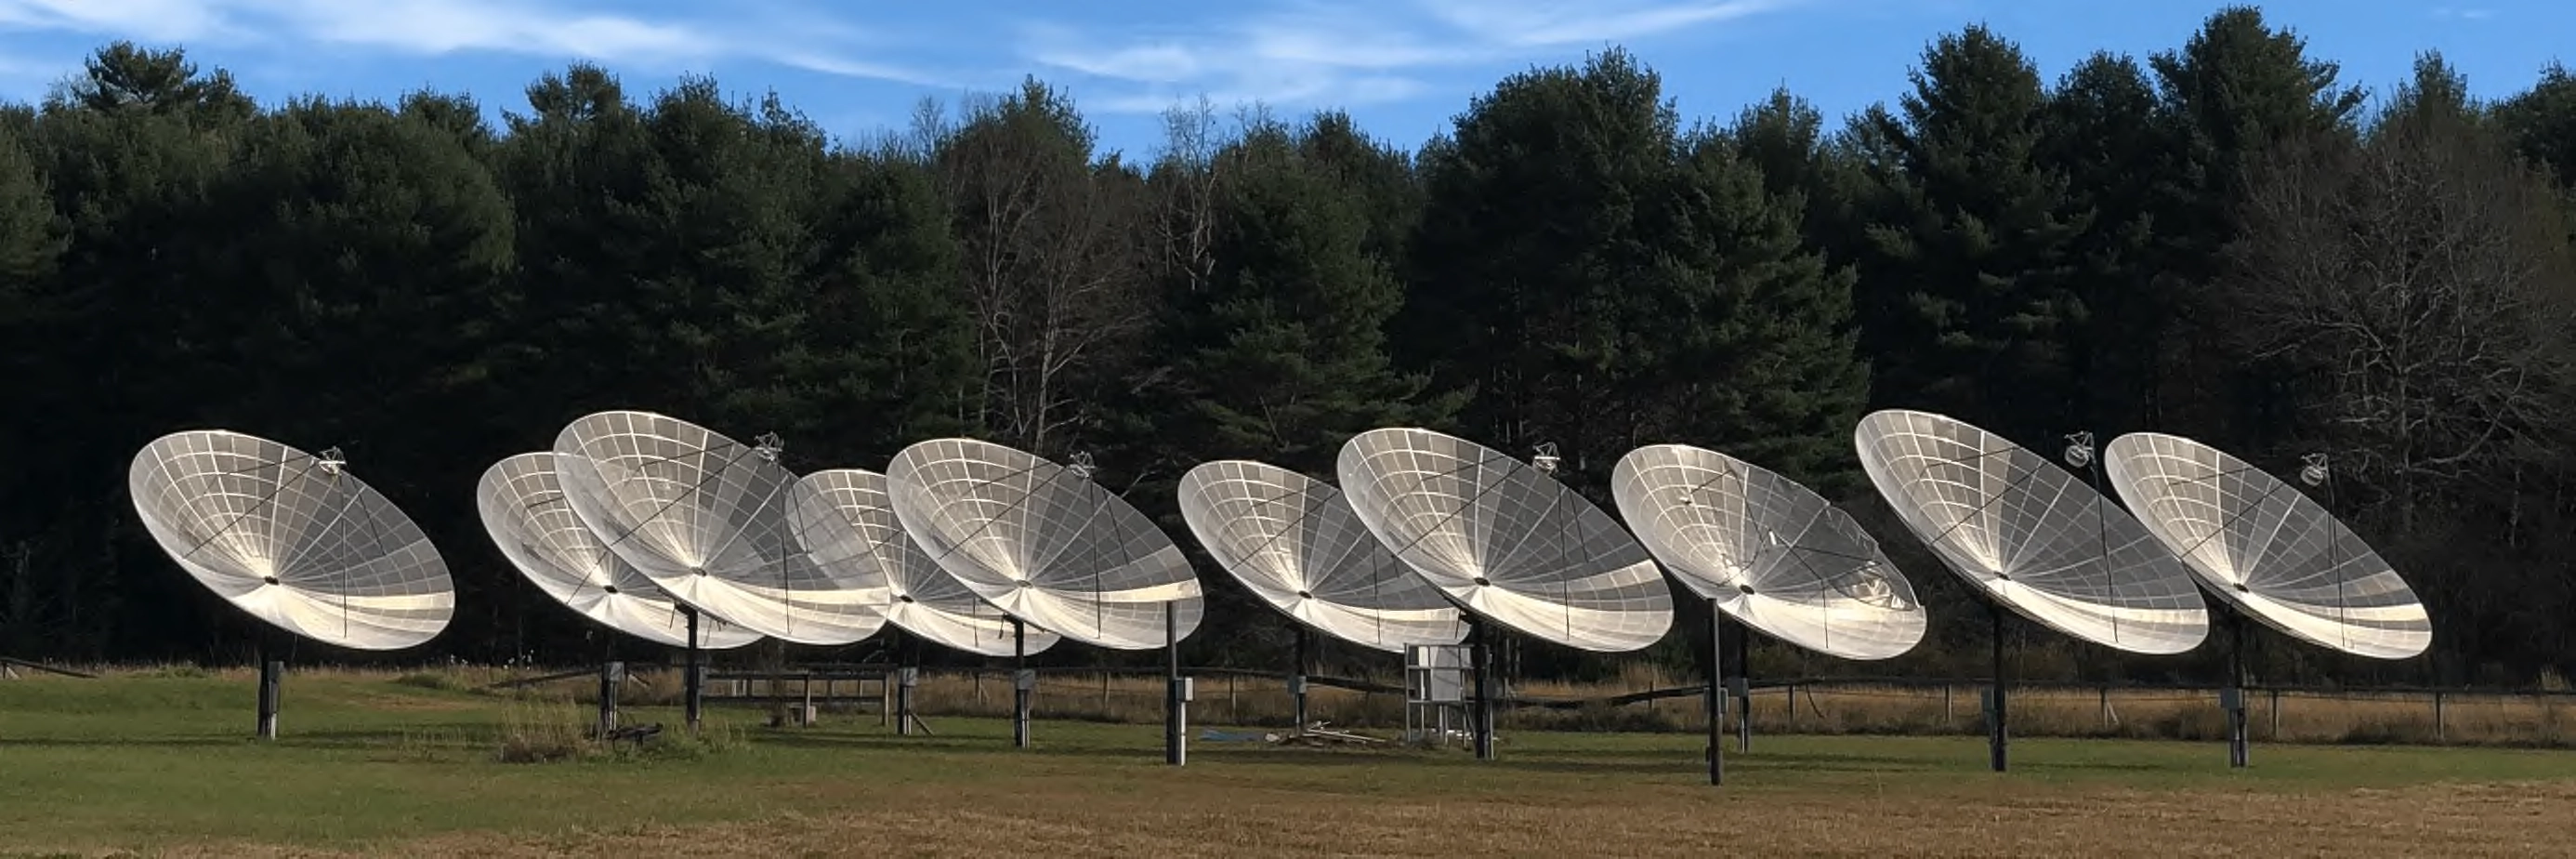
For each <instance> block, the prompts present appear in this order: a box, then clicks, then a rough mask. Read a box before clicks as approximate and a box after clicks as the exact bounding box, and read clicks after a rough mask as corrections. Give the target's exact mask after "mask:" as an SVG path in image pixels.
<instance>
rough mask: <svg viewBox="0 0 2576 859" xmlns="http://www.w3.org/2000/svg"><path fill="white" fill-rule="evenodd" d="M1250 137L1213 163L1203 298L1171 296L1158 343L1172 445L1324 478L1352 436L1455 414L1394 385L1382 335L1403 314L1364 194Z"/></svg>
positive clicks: (1284, 135)
mask: <svg viewBox="0 0 2576 859" xmlns="http://www.w3.org/2000/svg"><path fill="white" fill-rule="evenodd" d="M1297 143H1298V141H1297V140H1296V139H1295V138H1294V137H1293V136H1292V135H1291V134H1290V133H1289V132H1288V130H1287V129H1283V128H1279V127H1276V126H1271V127H1263V128H1258V129H1256V130H1255V131H1254V132H1253V133H1252V134H1251V135H1250V136H1249V137H1248V138H1247V139H1245V140H1242V141H1240V142H1238V143H1236V144H1234V146H1232V147H1231V148H1230V151H1228V152H1226V153H1224V154H1222V155H1221V156H1220V157H1221V158H1222V159H1223V160H1224V161H1225V162H1226V163H1227V165H1228V174H1229V178H1228V179H1227V181H1226V182H1224V183H1223V185H1222V186H1221V190H1220V191H1219V192H1218V198H1217V206H1216V218H1215V223H1214V229H1213V230H1212V238H1213V241H1212V242H1211V249H1212V259H1213V261H1214V267H1213V270H1212V276H1211V277H1210V278H1208V281H1207V284H1206V288H1205V289H1204V290H1202V291H1200V292H1198V293H1196V294H1189V295H1182V296H1177V297H1176V298H1175V299H1174V301H1173V303H1172V304H1171V305H1169V307H1168V310H1167V313H1168V314H1169V320H1170V321H1169V322H1167V323H1166V328H1165V330H1166V331H1167V337H1169V338H1170V342H1171V343H1172V346H1171V349H1172V350H1173V353H1172V354H1173V355H1174V361H1175V363H1174V368H1173V369H1174V374H1175V376H1176V377H1177V379H1178V382H1179V383H1178V385H1177V386H1176V388H1175V390H1176V393H1178V394H1179V396H1180V397H1181V398H1182V400H1183V403H1184V406H1183V408H1185V409H1187V410H1188V411H1190V412H1193V413H1194V417H1195V418H1196V420H1192V421H1188V422H1185V423H1184V426H1186V427H1187V428H1188V429H1187V430H1185V431H1184V432H1181V433H1177V434H1175V435H1176V437H1178V438H1183V439H1187V440H1188V441H1189V443H1190V447H1191V449H1192V451H1193V452H1194V453H1195V454H1197V455H1199V456H1201V457H1203V458H1210V459H1213V458H1223V457H1246V458H1255V459H1262V460H1266V461H1270V462H1273V463H1276V464H1279V465H1283V466H1287V467H1290V468H1294V469H1298V470H1301V471H1305V472H1307V473H1309V474H1319V475H1320V474H1330V473H1331V471H1332V464H1333V459H1334V457H1335V455H1336V454H1337V452H1338V451H1339V450H1340V447H1341V444H1342V442H1343V441H1344V440H1345V439H1348V438H1349V437H1350V436H1351V435H1353V434H1356V433H1359V432H1362V431H1365V430H1368V429H1372V428H1375V427H1379V426H1388V425H1415V424H1422V423H1428V422H1432V421H1435V420H1437V419H1439V418H1441V417H1443V416H1444V415H1443V414H1442V413H1443V412H1445V411H1446V410H1448V409H1450V408H1454V407H1455V403H1454V402H1449V401H1444V400H1441V399H1439V398H1433V399H1432V400H1430V401H1428V402H1427V403H1426V402H1425V401H1423V399H1422V397H1421V395H1422V392H1423V388H1424V384H1425V382H1424V380H1423V379H1422V378H1420V377H1418V376H1408V375H1405V374H1400V373H1398V372H1396V371H1395V370H1394V369H1393V368H1392V367H1391V366H1390V364H1389V362H1388V357H1387V352H1386V324H1387V320H1388V319H1389V318H1390V317H1392V316H1393V315H1394V313H1395V311H1396V309H1397V307H1398V306H1399V304H1400V303H1401V301H1402V293H1401V291H1400V290H1399V287H1398V285H1397V283H1396V282H1395V279H1394V276H1393V273H1392V272H1390V271H1388V267H1387V264H1386V263H1385V262H1384V261H1383V260H1381V259H1378V258H1377V257H1375V256H1374V255H1372V254H1371V253H1370V252H1369V242H1370V238H1371V230H1370V227H1371V224H1370V220H1369V218H1368V213H1367V211H1366V204H1367V200H1366V198H1365V197H1363V196H1362V195H1361V193H1360V192H1361V191H1362V190H1363V189H1360V188H1355V187H1353V186H1352V185H1350V184H1348V182H1347V180H1345V179H1343V178H1341V177H1339V176H1336V175H1335V174H1334V172H1333V171H1331V170H1330V165H1326V164H1318V163H1315V162H1313V161H1311V160H1309V159H1308V158H1307V157H1305V156H1304V155H1302V154H1300V151H1299V149H1300V147H1298V145H1297Z"/></svg>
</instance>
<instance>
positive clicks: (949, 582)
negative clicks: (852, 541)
mask: <svg viewBox="0 0 2576 859" xmlns="http://www.w3.org/2000/svg"><path fill="white" fill-rule="evenodd" d="M805 483H806V484H807V485H809V486H812V487H813V488H814V490H815V492H816V493H817V494H819V495H821V496H822V497H823V500H824V501H826V502H829V503H830V504H832V506H833V507H834V508H835V509H838V510H840V511H841V515H842V516H844V517H846V518H848V519H849V520H850V524H851V525H853V526H856V527H857V528H858V529H859V535H860V536H861V537H863V538H865V539H866V540H867V542H868V555H867V557H868V563H872V564H875V565H876V566H877V568H878V569H879V570H880V571H882V572H883V574H884V576H885V578H886V581H887V582H888V583H889V584H891V585H892V587H891V588H890V589H889V590H888V592H887V600H886V604H885V605H884V606H883V607H882V611H883V612H884V614H885V616H886V621H887V622H889V623H892V624H894V625H895V626H896V627H897V628H900V629H902V630H904V631H905V632H909V633H912V634H914V635H917V636H920V637H921V638H923V639H925V640H928V641H930V642H931V643H933V644H937V645H940V646H942V647H947V648H950V649H954V650H962V651H965V652H967V653H974V654H979V655H983V656H1009V655H1011V654H1012V653H1014V652H1017V651H1018V649H1019V648H1020V646H1021V643H1020V642H1018V641H1015V640H1014V639H1013V636H1014V634H1015V630H1014V624H1013V623H1012V622H1011V617H1010V615H1007V614H1003V613H1002V610H1001V609H1000V608H998V607H996V606H994V605H993V604H992V603H989V602H985V601H984V598H983V597H979V596H976V595H975V592H974V591H971V590H967V589H966V584H965V583H964V582H960V581H958V580H957V577H956V576H952V575H949V574H948V571H947V570H944V569H940V567H939V564H938V563H937V562H935V561H932V560H931V559H930V555H929V554H927V553H925V552H923V551H922V550H921V547H919V546H916V545H913V542H912V537H911V536H910V535H907V534H905V533H904V531H903V522H902V521H901V520H899V519H897V518H895V514H894V506H893V505H892V503H890V500H889V498H888V496H887V495H886V478H885V475H882V474H878V473H876V472H873V471H864V470H860V469H856V468H836V469H830V470H826V471H817V472H814V473H812V474H808V475H805ZM1027 636H1028V640H1027V642H1026V648H1027V649H1026V652H1028V653H1036V652H1038V651H1041V650H1045V649H1047V648H1049V647H1053V646H1055V643H1056V641H1057V638H1058V637H1057V636H1056V634H1055V633H1052V632H1047V631H1045V630H1043V629H1031V630H1028V631H1027Z"/></svg>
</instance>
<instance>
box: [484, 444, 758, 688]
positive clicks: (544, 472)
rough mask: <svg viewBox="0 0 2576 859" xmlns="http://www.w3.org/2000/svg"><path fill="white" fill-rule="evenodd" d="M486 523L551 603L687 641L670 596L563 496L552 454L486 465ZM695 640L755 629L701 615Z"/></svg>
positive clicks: (736, 637) (629, 630) (642, 634)
mask: <svg viewBox="0 0 2576 859" xmlns="http://www.w3.org/2000/svg"><path fill="white" fill-rule="evenodd" d="M474 494H475V506H476V508H477V510H478V511H479V512H480V513H481V514H482V517H483V530H485V531H488V532H490V533H491V535H492V542H493V543H494V544H495V545H498V546H500V547H501V554H502V555H504V556H506V557H508V558H509V559H510V565H511V566H514V567H517V568H518V569H519V573H520V574H521V575H524V576H527V577H528V581H530V582H533V583H535V584H536V586H537V588H538V589H539V590H542V591H545V592H546V595H547V596H550V597H553V598H554V599H555V601H556V602H560V603H563V604H564V607H566V608H569V609H572V610H573V611H574V612H577V613H579V614H580V615H581V616H583V617H587V618H590V619H591V620H594V621H597V622H599V624H600V625H602V626H606V627H608V628H609V629H612V630H616V631H618V632H622V633H625V634H627V635H632V636H635V637H636V638H641V639H644V640H646V641H650V642H653V643H655V644H665V645H670V646H673V647H686V646H688V645H689V630H688V622H687V619H686V618H684V617H682V616H681V614H680V606H679V604H678V603H676V602H673V601H672V599H671V595H670V594H667V593H663V592H662V588H661V586H660V585H656V584H654V583H653V580H652V579H650V578H647V577H645V575H644V574H643V573H640V572H637V571H636V570H635V567H634V566H633V565H631V564H628V563H626V560H625V559H623V558H620V557H618V556H617V553H615V552H611V551H609V550H608V544H606V543H604V542H601V540H600V539H599V535H597V534H595V533H592V532H591V530H590V527H589V526H587V525H583V524H582V523H581V517H580V516H578V515H575V514H574V513H573V511H572V504H571V503H570V502H569V501H566V500H565V499H564V492H563V482H562V481H561V480H560V479H559V478H558V477H557V476H556V474H555V455H554V454H552V453H522V454H519V455H517V456H513V457H510V458H508V459H504V460H501V461H500V462H497V463H493V465H492V467H491V468H488V469H485V470H484V471H483V477H482V479H481V480H480V481H478V482H477V483H476V485H475V493H474ZM703 623H704V624H705V625H704V626H702V627H701V628H700V629H699V631H698V642H697V646H699V647H702V648H707V649H711V650H724V649H729V648H735V647H741V646H743V645H746V644H750V643H752V642H755V641H759V640H760V633H756V632H752V631H750V630H747V629H743V628H741V627H737V626H733V625H731V624H727V623H723V622H721V621H718V620H716V619H714V618H709V619H707V620H706V621H704V622H703Z"/></svg>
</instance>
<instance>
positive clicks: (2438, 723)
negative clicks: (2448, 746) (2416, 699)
mask: <svg viewBox="0 0 2576 859" xmlns="http://www.w3.org/2000/svg"><path fill="white" fill-rule="evenodd" d="M2445 721H2447V720H2446V719H2445V718H2444V714H2443V713H2442V692H2441V690H2438V689H2437V690H2434V691H2433V742H2435V743H2443V742H2449V741H2448V740H2446V739H2444V738H2443V734H2444V733H2445V730H2444V728H2445V725H2444V724H2443V723H2444V722H2445Z"/></svg>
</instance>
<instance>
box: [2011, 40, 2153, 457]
mask: <svg viewBox="0 0 2576 859" xmlns="http://www.w3.org/2000/svg"><path fill="white" fill-rule="evenodd" d="M2156 109H2157V103H2156V91H2155V85H2154V84H2153V83H2151V82H2150V81H2149V80H2148V79H2147V75H2146V70H2145V69H2144V68H2142V67H2140V66H2139V65H2138V64H2137V62H2136V61H2134V60H2131V59H2129V58H2128V57H2125V56H2118V55H2113V54H2095V55H2093V56H2091V57H2089V58H2086V59H2085V60H2084V62H2082V63H2079V64H2077V65H2076V67H2075V69H2074V70H2073V71H2071V72H2068V73H2067V74H2066V77H2065V78H2064V79H2063V80H2061V81H2060V82H2059V83H2058V85H2057V87H2056V88H2055V90H2053V91H2052V92H2050V93H2049V97H2048V106H2047V110H2046V121H2045V124H2044V126H2045V128H2046V129H2047V133H2046V135H2045V137H2044V138H2043V139H2042V141H2041V143H2040V149H2039V156H2040V163H2041V164H2042V165H2044V166H2046V167H2047V168H2048V169H2051V170H2054V171H2059V172H2061V173H2063V174H2064V175H2065V176H2066V177H2067V179H2068V188H2067V191H2068V193H2069V194H2070V195H2071V196H2072V197H2073V199H2074V200H2075V204H2076V205H2077V206H2080V207H2081V208H2082V209H2083V210H2084V211H2085V212H2086V213H2087V214H2088V217H2087V218H2086V219H2085V229H2084V230H2083V231H2082V232H2080V233H2078V234H2077V235H2076V236H2075V237H2074V238H2073V239H2072V241H2071V242H2070V247H2069V251H2068V252H2069V254H2070V255H2071V256H2072V265H2073V271H2072V273H2071V292H2072V293H2073V298H2074V299H2075V301H2074V304H2073V305H2072V307H2071V308H2070V309H2071V310H2072V313H2071V314H2070V317H2069V318H2068V320H2067V327H2066V329H2065V338H2064V339H2065V343H2066V358H2067V362H2068V366H2067V369H2068V371H2069V372H2070V374H2071V375H2072V378H2073V379H2075V380H2076V382H2077V384H2078V388H2079V389H2078V390H2077V391H2076V392H2075V394H2074V396H2075V407H2074V413H2073V414H2072V415H2070V417H2071V418H2072V420H2071V421H2070V425H2071V426H2074V427H2083V428H2089V429H2092V430H2094V431H2095V432H2097V433H2100V434H2101V436H2102V437H2103V438H2109V437H2110V436H2113V435H2117V434H2119V433H2123V432H2129V431H2131V430H2136V429H2143V428H2146V427H2148V426H2150V425H2151V423H2152V422H2151V421H2150V420H2149V417H2150V416H2151V415H2154V414H2155V413H2156V403H2157V402H2158V395H2159V393H2161V390H2162V388H2163V386H2164V384H2165V383H2166V381H2167V380H2166V379H2165V377H2164V374H2163V373H2162V372H2161V371H2162V369H2163V363H2164V360H2163V359H2164V352H2165V339H2164V337H2165V330H2166V328H2167V325H2168V323H2169V320H2170V319H2171V316H2172V314H2173V312H2174V311H2173V302H2174V300H2175V297H2174V296H2173V295H2172V294H2171V293H2173V292H2174V291H2175V290H2177V289H2179V284H2177V283H2176V282H2175V281H2174V280H2173V279H2172V278H2171V277H2169V276H2166V275H2165V274H2164V272H2163V268H2164V267H2163V266H2162V265H2161V264H2160V263H2161V261H2162V259H2163V256H2162V255H2161V254H2159V253H2158V251H2157V248H2156V246H2155V229H2156V226H2157V222H2156V219H2155V210H2156V206H2157V202H2158V197H2157V196H2156V195H2157V194H2158V193H2160V192H2162V191H2163V190H2164V189H2165V188H2166V187H2169V186H2170V183H2172V182H2174V181H2176V178H2175V171H2174V169H2173V159H2172V157H2171V155H2170V153H2171V152H2172V150H2173V144H2172V139H2171V135H2170V134H2169V133H2168V132H2169V130H2170V128H2171V126H2169V125H2168V124H2165V123H2161V122H2159V121H2158V120H2157V116H2156Z"/></svg>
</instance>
